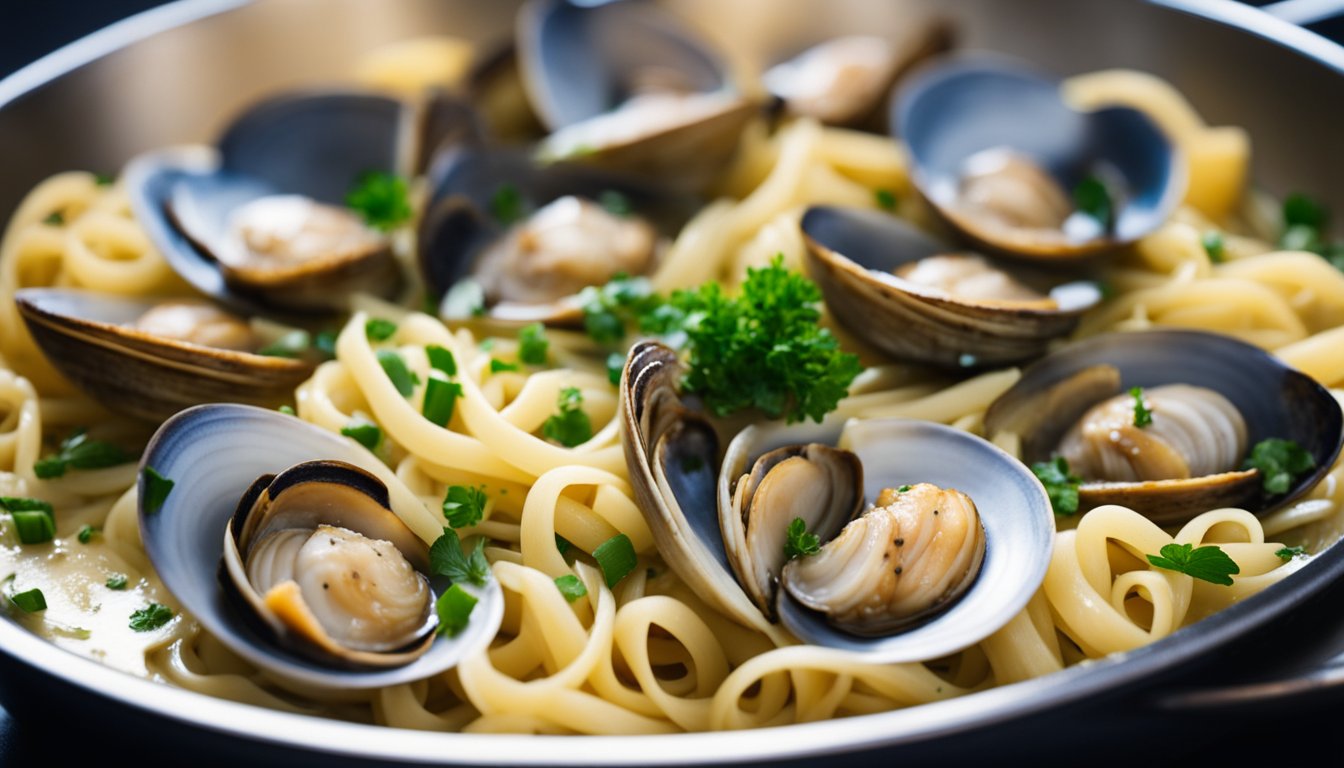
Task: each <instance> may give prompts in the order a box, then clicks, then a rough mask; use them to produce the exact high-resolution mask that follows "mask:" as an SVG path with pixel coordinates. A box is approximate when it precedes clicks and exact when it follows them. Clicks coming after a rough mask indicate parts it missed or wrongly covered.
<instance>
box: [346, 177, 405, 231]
mask: <svg viewBox="0 0 1344 768" xmlns="http://www.w3.org/2000/svg"><path fill="white" fill-rule="evenodd" d="M409 190H410V188H409V186H408V185H407V183H406V180H405V179H403V178H401V177H400V176H397V175H396V174H393V173H379V172H377V171H371V172H369V173H365V174H363V175H362V176H360V177H359V180H358V181H357V182H356V183H355V188H354V189H352V190H350V193H349V194H347V195H346V196H345V204H346V205H348V206H350V208H351V209H353V210H354V211H356V212H357V213H359V215H360V216H361V217H363V219H364V223H365V224H368V225H369V226H370V227H373V228H374V229H378V230H382V231H383V232H389V231H391V230H393V229H396V228H397V227H399V226H401V225H402V224H405V223H406V222H408V221H410V220H411V216H412V215H413V211H412V210H411V201H410V192H409Z"/></svg>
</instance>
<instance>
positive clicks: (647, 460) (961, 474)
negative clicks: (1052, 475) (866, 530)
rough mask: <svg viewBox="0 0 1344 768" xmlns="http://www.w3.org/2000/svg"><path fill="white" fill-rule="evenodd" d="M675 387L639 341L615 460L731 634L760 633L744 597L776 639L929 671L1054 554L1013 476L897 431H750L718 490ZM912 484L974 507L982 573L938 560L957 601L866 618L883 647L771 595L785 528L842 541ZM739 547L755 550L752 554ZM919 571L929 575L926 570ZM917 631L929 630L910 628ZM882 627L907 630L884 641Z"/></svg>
mask: <svg viewBox="0 0 1344 768" xmlns="http://www.w3.org/2000/svg"><path fill="white" fill-rule="evenodd" d="M680 377H681V368H680V364H679V363H678V361H677V358H676V355H675V353H674V352H672V350H670V349H668V348H667V347H664V346H662V345H660V344H657V343H654V342H645V343H641V344H638V345H636V346H635V348H634V349H633V350H632V351H631V354H630V357H629V358H628V360H627V362H626V368H625V371H624V375H623V377H622V382H621V408H622V415H621V418H622V422H621V425H622V444H623V445H624V446H625V452H626V462H627V465H628V466H629V468H630V473H631V480H632V484H633V486H634V488H635V494H636V499H637V501H638V502H639V505H640V508H641V510H643V512H644V514H645V518H646V520H648V522H649V527H650V529H651V530H652V531H653V533H654V538H655V540H656V541H657V543H658V546H659V551H660V552H662V553H663V554H664V557H665V558H666V559H667V562H668V564H669V565H670V566H671V567H672V569H673V570H674V571H676V573H677V575H678V576H680V577H681V578H682V579H683V580H685V581H686V582H687V584H688V585H690V586H691V588H692V589H694V590H695V591H696V593H697V594H699V595H701V596H702V597H704V599H706V600H707V601H709V602H710V603H711V604H713V605H715V606H716V607H718V608H719V609H720V610H723V611H724V612H725V613H726V614H727V615H728V616H730V617H732V618H733V619H735V620H736V621H738V622H740V623H742V624H744V625H746V626H751V627H755V628H757V629H761V630H763V631H770V627H771V624H770V619H768V618H767V616H766V614H765V613H763V607H762V606H760V605H758V604H757V603H756V602H755V600H754V599H753V597H751V596H749V593H751V594H753V595H757V596H759V594H760V593H764V594H765V595H766V597H767V598H768V599H767V603H766V606H765V607H764V608H765V609H768V607H770V606H773V608H774V611H775V612H776V613H777V616H778V619H779V621H780V622H781V623H782V624H783V625H784V627H786V628H787V629H788V630H789V631H790V632H792V633H793V634H794V635H796V636H797V637H798V638H799V639H801V640H803V641H806V642H811V643H815V644H818V645H825V646H831V647H835V648H844V649H847V650H852V651H858V652H862V653H865V654H866V655H867V656H868V657H869V658H871V659H872V660H873V661H883V662H899V661H914V660H925V659H932V658H937V657H939V656H943V655H946V654H948V653H951V652H953V651H956V650H959V649H961V648H965V647H966V646H968V645H971V644H973V643H975V642H977V641H979V640H981V639H983V638H984V637H986V636H987V635H989V634H990V633H992V632H993V631H994V630H995V629H997V628H998V627H1000V626H1002V625H1003V624H1004V623H1006V622H1007V621H1008V620H1009V619H1011V618H1012V616H1013V615H1014V614H1015V613H1016V612H1017V611H1019V610H1021V608H1022V606H1024V605H1025V604H1026V602H1027V600H1028V599H1030V597H1031V595H1032V594H1033V593H1034V592H1035V590H1036V589H1037V588H1038V587H1039V586H1040V583H1041V580H1042V579H1043V578H1044V575H1045V566H1046V563H1047V562H1048V560H1049V553H1050V549H1051V547H1052V545H1053V541H1054V519H1053V515H1052V514H1051V513H1050V505H1049V500H1048V498H1047V497H1046V496H1045V491H1044V489H1043V488H1042V487H1041V486H1040V483H1039V482H1038V481H1037V480H1036V479H1035V477H1034V476H1033V475H1032V474H1031V473H1030V472H1029V471H1027V470H1026V468H1025V467H1023V466H1022V465H1021V464H1020V463H1018V462H1017V461H1015V460H1013V459H1012V458H1011V457H1010V456H1008V455H1007V454H1005V453H1003V452H1002V451H1000V450H999V449H997V448H995V447H994V446H993V445H991V444H989V443H987V442H985V441H983V440H980V439H979V438H976V437H974V436H971V435H969V434H967V433H964V432H959V431H957V430H953V429H950V428H948V427H944V426H941V425H936V424H929V423H923V422H914V421H904V420H880V421H869V422H849V423H848V424H845V423H842V422H841V421H840V420H839V419H834V418H833V419H831V420H828V421H827V422H825V423H823V424H820V425H815V424H802V425H794V426H788V427H783V426H778V425H774V426H752V427H748V428H747V429H745V430H743V431H742V432H740V433H739V434H738V435H737V436H736V437H734V438H733V439H732V441H731V443H730V444H729V446H728V449H727V451H726V453H725V454H724V457H723V461H722V464H721V467H720V471H719V474H718V477H717V480H716V478H715V474H714V469H713V467H714V466H715V458H716V456H717V445H718V442H717V437H716V434H715V432H714V427H713V425H712V424H711V423H710V422H709V421H708V420H707V419H706V417H705V416H704V415H703V414H701V413H699V412H698V411H696V410H694V409H693V408H692V407H690V406H689V405H688V404H687V403H685V402H683V401H682V400H681V398H680V396H679V395H678V392H677V389H676V386H677V383H678V381H679V380H680ZM834 446H838V449H837V448H836V447H834ZM781 449H782V450H781ZM860 466H861V467H862V470H861V474H860V470H859V467H860ZM775 473H782V474H780V475H778V476H775V477H772V475H774V474H775ZM922 482H927V483H933V484H935V485H938V486H941V487H946V488H956V489H958V490H960V491H961V492H964V493H965V494H966V495H967V496H969V497H970V498H972V499H975V500H976V505H977V506H978V507H979V509H980V512H979V514H980V519H981V522H982V524H983V526H984V528H983V530H984V541H985V542H986V543H987V545H988V546H987V548H986V550H985V553H984V556H983V562H982V563H981V565H980V566H979V572H978V575H977V574H976V573H975V568H974V567H972V566H973V565H974V563H973V560H974V558H973V557H972V558H971V562H967V561H966V560H965V559H959V558H956V557H952V558H944V562H945V563H946V564H948V566H949V568H948V570H947V572H946V575H947V579H946V581H945V582H944V583H946V584H950V585H953V588H952V589H951V590H940V589H939V588H938V587H937V586H935V587H933V588H932V589H931V591H930V592H928V593H924V594H927V595H931V597H929V599H928V600H927V601H925V602H921V601H920V600H915V601H914V602H913V603H911V605H916V606H917V607H915V608H914V609H913V610H911V611H910V612H909V613H908V614H906V615H904V616H903V620H889V619H890V617H889V616H887V615H885V614H882V613H881V612H873V613H872V614H871V617H870V618H873V619H875V624H874V625H876V624H879V623H880V624H882V625H883V626H884V629H883V630H879V631H885V632H887V634H885V635H883V636H872V635H869V634H865V633H863V632H862V630H860V631H859V632H856V631H854V629H855V628H854V627H853V626H852V625H849V624H848V622H847V619H846V618H840V619H839V620H838V621H832V620H830V619H828V618H827V616H826V615H825V614H823V613H821V612H818V611H816V610H813V609H812V608H809V607H807V606H806V605H804V604H803V603H801V602H799V600H798V599H796V598H794V597H793V596H791V594H790V590H788V589H779V588H778V585H777V580H778V579H780V578H781V574H782V573H783V572H785V571H788V568H789V567H788V566H786V565H785V564H784V562H783V560H784V558H783V557H782V556H781V555H782V552H776V551H775V550H776V547H777V545H779V544H780V543H781V539H782V535H783V533H784V532H783V530H782V529H779V528H777V526H780V525H783V526H785V527H787V526H788V525H789V524H790V523H791V522H792V519H793V517H803V518H804V520H805V521H806V520H815V521H817V523H816V530H815V531H814V533H818V534H821V536H822V538H824V539H832V540H834V541H835V542H837V543H838V542H839V541H840V540H839V539H834V537H836V536H837V535H838V536H840V537H842V538H843V537H844V534H843V533H841V531H842V530H845V528H844V526H845V524H846V523H848V524H849V525H855V524H856V522H857V521H856V522H850V518H852V517H853V516H854V514H855V513H856V512H857V510H858V508H859V507H858V504H861V502H862V500H863V499H864V498H868V499H874V500H881V499H882V491H883V490H886V489H899V488H901V487H902V486H904V485H914V484H917V483H922ZM775 483H778V485H777V486H776V485H775ZM836 497H839V498H836ZM716 498H717V510H718V516H717V518H715V516H714V513H713V510H714V509H715V499H716ZM812 502H815V503H816V506H813V505H812ZM856 502H857V503H856ZM804 507H811V508H809V509H804ZM744 512H745V517H744ZM939 517H941V514H940V515H939ZM862 519H863V518H860V520H862ZM863 525H865V526H866V525H867V524H866V523H865V524H863ZM753 528H755V530H752V529H753ZM855 530H858V529H855ZM873 530H877V528H876V526H874V527H873ZM968 530H969V529H968ZM893 541H894V537H893ZM888 543H890V542H885V541H883V542H877V541H876V540H874V542H873V546H877V547H878V548H879V551H880V550H881V549H882V547H884V546H885V545H886V544H888ZM725 544H726V546H725ZM825 546H831V544H827V545H825ZM842 546H843V545H842ZM751 547H759V548H760V549H759V551H755V552H748V549H749V548H751ZM824 548H825V547H823V550H824ZM911 554H912V556H914V553H913V552H912V553H911ZM814 556H815V555H814ZM915 559H916V560H918V559H919V558H918V557H916V558H915ZM934 559H935V560H936V559H938V558H934ZM819 562H820V561H819ZM825 562H830V560H829V559H828V560H827V561H825ZM878 562H879V563H880V562H881V561H880V558H879V559H878ZM910 562H911V563H912V567H914V566H913V564H914V563H915V560H911V561H910ZM823 564H824V563H823ZM962 565H966V566H968V567H966V568H964V569H963V568H961V566H962ZM929 567H930V568H933V567H936V564H935V563H934V560H930V561H929ZM795 570H796V569H795ZM735 572H736V573H738V574H740V580H739V579H735V578H734V573H735ZM815 575H816V574H815V573H813V572H812V571H811V570H809V572H808V574H807V576H815ZM870 575H871V578H872V579H873V581H872V582H871V583H872V584H873V585H874V588H876V589H881V588H880V587H878V586H876V585H878V584H879V582H880V581H881V579H883V578H884V577H885V576H887V575H894V574H887V573H886V571H885V568H882V569H879V570H878V571H875V572H873V573H871V574H870ZM795 578H798V579H801V580H800V581H799V582H798V588H799V589H802V590H804V591H807V590H808V588H809V586H810V585H811V584H812V579H811V578H807V577H804V576H799V577H795ZM912 583H913V582H911V581H906V582H905V584H906V586H907V587H909V586H911V585H912ZM962 587H964V591H961V588H962ZM892 594H895V593H892ZM901 594H902V595H903V594H904V593H901ZM901 610H902V609H901V608H897V611H898V612H899V611H901ZM859 612H860V614H862V613H864V612H863V610H862V609H860V611H859ZM771 615H772V616H773V615H775V614H771ZM931 616H933V618H929V617H931ZM921 618H928V620H927V621H925V622H924V623H922V624H919V625H918V626H914V624H916V623H918V622H919V621H920V620H921ZM893 628H896V629H901V630H904V631H902V632H900V634H890V631H892V630H893Z"/></svg>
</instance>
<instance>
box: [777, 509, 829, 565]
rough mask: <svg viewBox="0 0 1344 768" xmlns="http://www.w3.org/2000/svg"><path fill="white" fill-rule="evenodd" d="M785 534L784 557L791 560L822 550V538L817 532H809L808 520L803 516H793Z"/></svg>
mask: <svg viewBox="0 0 1344 768" xmlns="http://www.w3.org/2000/svg"><path fill="white" fill-rule="evenodd" d="M784 534H785V539H784V557H786V558H788V559H789V560H792V559H794V558H795V557H806V556H807V555H815V554H817V553H818V552H820V551H821V539H820V538H819V537H818V536H817V535H816V534H815V533H808V532H807V521H806V520H804V519H803V518H801V517H795V518H793V522H791V523H789V527H788V528H787V529H786V530H785V532H784Z"/></svg>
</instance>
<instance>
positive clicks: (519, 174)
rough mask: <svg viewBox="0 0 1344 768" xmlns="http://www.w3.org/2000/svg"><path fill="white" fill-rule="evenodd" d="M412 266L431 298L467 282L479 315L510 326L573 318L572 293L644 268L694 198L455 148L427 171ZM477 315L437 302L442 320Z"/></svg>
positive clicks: (513, 155) (510, 155) (509, 155)
mask: <svg viewBox="0 0 1344 768" xmlns="http://www.w3.org/2000/svg"><path fill="white" fill-rule="evenodd" d="M431 183H432V184H433V189H434V193H433V199H432V200H431V202H430V205H429V208H428V212H427V213H426V215H425V217H424V219H423V221H422V222H421V225H420V233H419V234H420V236H419V249H420V253H419V256H420V268H421V272H422V274H423V275H424V278H425V283H426V284H427V285H428V286H429V288H430V290H431V293H432V294H434V295H443V294H445V293H446V292H448V290H449V289H450V288H451V287H452V286H454V285H455V284H458V283H460V282H461V281H463V280H470V281H471V283H472V284H473V285H475V286H478V287H479V289H480V291H481V295H482V296H483V300H484V307H483V309H484V311H485V313H486V314H487V315H488V316H490V317H491V318H494V319H496V320H502V321H512V322H533V321H538V320H539V321H543V322H548V323H564V322H576V321H578V320H579V319H580V317H581V315H580V310H581V308H580V306H579V304H578V300H577V296H576V294H577V293H579V291H580V290H582V289H583V288H584V287H586V286H590V285H602V284H604V283H606V282H607V281H608V280H610V279H611V278H612V277H614V276H615V275H617V274H622V273H624V274H627V275H641V274H648V273H650V272H651V271H653V270H654V269H655V268H656V266H657V264H658V259H659V256H660V253H661V250H662V248H663V244H664V241H665V240H666V239H669V238H670V237H671V236H672V235H674V234H675V233H676V231H677V230H678V228H680V226H681V225H682V224H684V223H685V222H686V221H687V220H688V219H689V218H690V216H691V214H692V213H693V212H694V211H695V209H696V207H697V205H698V204H699V201H698V199H697V198H695V197H693V196H690V195H684V194H680V193H676V192H673V191H670V190H667V189H663V188H659V187H657V186H654V185H650V184H647V183H644V182H640V181H635V180H632V179H630V178H629V177H626V176H620V175H615V174H611V173H608V172H604V171H600V170H598V169H594V168H587V167H582V166H575V165H569V164H556V165H538V164H537V163H536V162H535V161H533V159H532V158H531V157H529V156H528V155H526V154H523V153H518V152H510V151H505V150H487V149H467V148H464V149H461V150H459V151H456V152H453V153H450V154H446V155H444V156H442V157H440V158H439V161H438V162H437V163H436V165H435V167H434V168H433V169H432V171H431ZM475 311H477V307H476V306H463V307H458V306H457V304H456V303H455V302H452V301H450V302H447V303H446V305H445V307H444V314H445V315H446V316H450V317H456V316H459V315H462V314H470V313H472V312H475Z"/></svg>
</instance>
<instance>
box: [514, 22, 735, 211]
mask: <svg viewBox="0 0 1344 768" xmlns="http://www.w3.org/2000/svg"><path fill="white" fill-rule="evenodd" d="M518 46H519V56H520V60H521V62H522V65H523V81H524V84H525V85H526V86H527V91H528V95H529V96H530V97H531V99H532V104H533V106H534V107H535V109H536V111H537V113H538V114H539V115H540V116H541V118H542V121H543V122H544V123H546V125H547V126H548V127H549V128H550V129H551V130H552V131H554V133H553V134H552V135H551V136H550V137H548V138H547V139H546V140H545V141H543V142H542V144H541V145H540V147H539V148H538V151H539V153H540V155H541V156H542V157H544V158H547V159H567V160H578V161H582V162H585V163H593V164H597V165H602V166H604V167H608V168H613V169H618V170H622V171H626V172H631V173H638V174H641V175H649V176H661V175H662V174H664V173H668V174H669V175H668V177H667V178H660V182H661V183H663V184H667V183H668V179H669V178H676V179H679V180H682V182H683V183H684V182H687V181H689V183H690V184H692V186H694V184H696V183H697V182H699V181H702V180H704V179H705V178H707V177H708V175H709V174H710V173H712V172H713V171H714V170H715V169H718V168H721V167H722V165H723V163H724V162H726V161H727V160H728V158H729V157H730V156H731V155H732V153H733V152H734V151H736V148H737V142H738V138H739V136H740V134H741V132H742V129H743V128H744V127H745V126H746V123H747V121H748V120H749V119H750V118H751V116H752V115H753V114H754V113H755V111H756V108H755V106H754V105H753V104H751V102H749V101H747V100H746V99H744V98H743V97H742V96H740V95H739V94H737V93H735V92H734V91H733V90H732V88H731V83H730V82H729V80H728V77H727V75H726V73H725V68H724V66H723V64H722V62H720V61H719V59H718V57H717V56H715V55H714V54H712V53H711V52H710V51H709V50H708V47H707V46H706V45H705V44H704V43H703V42H702V41H700V40H699V39H698V38H697V37H696V36H695V35H694V34H693V33H692V32H690V31H689V30H687V29H686V28H685V27H684V26H682V25H681V24H679V23H678V22H677V21H676V19H675V18H672V17H671V16H669V15H668V14H667V13H666V12H664V11H662V10H660V9H659V8H657V7H656V6H652V5H648V4H644V3H638V2H610V3H599V4H580V3H577V2H573V0H533V1H532V2H531V3H529V4H528V5H527V6H525V7H524V8H523V10H522V12H521V13H520V14H519V17H518Z"/></svg>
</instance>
